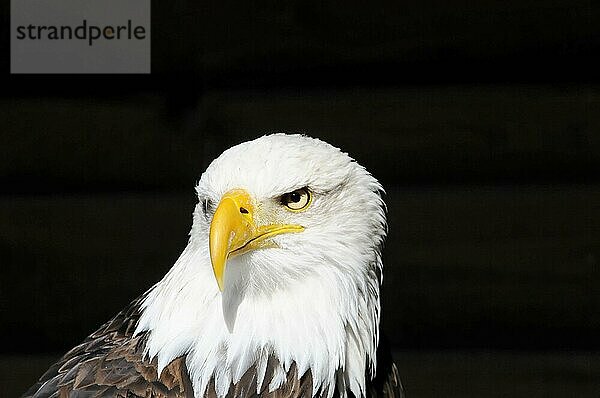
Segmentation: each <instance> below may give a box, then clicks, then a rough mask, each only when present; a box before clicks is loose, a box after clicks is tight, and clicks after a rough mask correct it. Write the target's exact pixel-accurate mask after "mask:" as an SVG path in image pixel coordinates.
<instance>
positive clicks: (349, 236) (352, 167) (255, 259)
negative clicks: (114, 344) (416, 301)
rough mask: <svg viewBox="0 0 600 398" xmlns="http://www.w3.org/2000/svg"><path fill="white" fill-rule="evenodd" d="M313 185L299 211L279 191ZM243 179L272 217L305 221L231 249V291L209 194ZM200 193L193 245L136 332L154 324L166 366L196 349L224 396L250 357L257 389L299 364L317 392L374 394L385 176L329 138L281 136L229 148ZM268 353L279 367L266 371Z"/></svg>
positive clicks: (194, 356) (199, 389)
mask: <svg viewBox="0 0 600 398" xmlns="http://www.w3.org/2000/svg"><path fill="white" fill-rule="evenodd" d="M303 187H308V188H309V189H310V191H311V192H312V194H313V200H312V203H311V205H310V207H309V208H308V209H307V210H306V211H303V212H300V213H295V212H290V211H288V210H286V209H285V207H284V206H282V205H281V204H280V203H279V202H278V201H277V198H278V197H280V196H281V195H282V194H285V193H287V192H291V191H293V190H295V189H299V188H303ZM237 188H242V189H245V190H246V191H247V192H248V193H249V194H250V195H251V196H252V197H253V199H254V201H255V203H256V206H257V208H258V209H260V214H261V215H262V217H263V218H264V219H267V221H270V222H278V223H293V224H299V225H302V226H303V227H304V228H305V229H304V231H303V232H300V233H293V234H282V235H278V236H275V237H273V238H271V239H272V240H273V241H274V242H275V243H276V247H273V248H265V249H259V250H254V251H251V252H248V253H246V254H242V255H240V256H238V257H235V258H232V259H230V260H229V261H228V262H227V268H226V271H225V278H224V280H225V288H224V291H223V293H221V292H220V291H219V289H218V286H217V283H216V281H215V278H214V275H213V270H212V268H211V261H210V256H209V246H208V245H209V244H208V239H209V227H210V221H211V218H212V215H211V209H210V206H206V204H207V203H219V200H220V198H221V196H222V195H223V194H224V193H226V192H228V191H229V190H231V189H237ZM197 192H198V196H199V199H200V201H199V204H198V205H197V206H196V209H195V211H194V222H193V226H192V230H191V233H190V240H189V243H188V246H187V247H186V249H185V250H184V251H183V253H182V254H181V256H180V258H179V259H178V260H177V262H176V263H175V265H174V266H173V268H172V269H171V270H170V271H169V273H167V275H166V276H165V277H164V279H163V280H162V281H160V282H159V283H158V284H156V285H155V286H154V287H153V288H152V289H151V290H150V291H149V292H148V294H147V298H146V300H145V302H144V305H143V313H142V316H141V319H140V322H139V324H138V326H137V330H136V332H137V333H140V332H142V331H148V332H149V337H148V343H147V347H146V349H147V354H148V356H149V357H155V356H156V357H158V363H159V373H160V371H161V370H162V369H163V368H164V367H165V366H166V365H168V364H169V362H171V361H172V360H173V359H175V358H177V357H179V356H181V355H184V354H187V357H186V364H187V367H188V369H189V371H190V377H191V380H192V383H193V386H194V391H195V395H196V396H197V397H201V396H203V395H204V393H205V391H206V388H207V386H208V384H209V382H210V380H211V379H213V378H214V382H215V389H216V392H217V395H218V396H219V397H224V396H225V395H226V394H227V392H228V390H229V386H230V385H231V383H236V382H237V381H239V380H240V378H241V377H242V375H243V374H244V373H245V372H246V371H247V370H248V369H249V368H250V367H251V366H252V365H255V366H256V369H257V370H258V373H259V375H258V389H259V390H260V389H261V386H262V383H264V382H269V383H270V384H269V390H271V391H272V390H274V389H276V388H278V387H279V386H281V384H282V383H283V382H284V381H285V379H286V373H287V371H288V370H289V369H290V366H291V365H292V364H293V363H295V364H296V366H297V369H298V374H299V376H301V375H302V374H304V372H306V371H310V372H311V375H312V378H313V396H314V395H316V394H317V393H319V392H323V391H327V393H328V396H329V397H331V396H332V395H333V392H334V390H335V387H336V386H337V387H338V388H339V391H340V392H341V393H342V394H343V395H345V391H346V389H349V390H350V391H352V393H353V394H354V395H355V396H356V397H363V396H365V375H367V374H369V373H370V374H372V373H373V371H374V369H375V366H376V364H375V360H376V357H375V352H376V349H377V343H378V325H379V312H380V304H379V285H380V280H379V275H381V267H382V263H381V256H380V247H381V244H382V241H383V239H384V237H385V233H386V224H385V223H386V221H385V209H384V203H383V201H382V199H381V195H380V193H381V192H382V188H381V185H380V184H379V183H378V182H377V180H376V179H375V178H373V177H372V176H371V175H370V174H369V173H368V172H367V171H366V170H365V169H364V168H363V167H362V166H360V165H359V164H357V163H356V162H355V161H353V160H352V159H351V158H350V157H349V156H348V155H347V154H345V153H343V152H341V151H340V150H339V149H337V148H335V147H333V146H331V145H329V144H327V143H325V142H322V141H320V140H317V139H313V138H309V137H306V136H301V135H285V134H274V135H268V136H264V137H261V138H258V139H256V140H254V141H249V142H245V143H242V144H240V145H237V146H235V147H233V148H230V149H228V150H227V151H225V152H224V153H223V154H222V155H221V156H219V157H218V158H217V159H215V160H214V161H213V162H212V163H211V164H210V166H209V167H208V168H207V170H206V171H205V172H204V174H203V175H202V177H201V179H200V182H199V184H198V187H197ZM207 207H208V209H206V208H207ZM207 210H208V211H207ZM212 210H213V211H214V209H212ZM258 212H259V211H258V210H257V213H258ZM270 355H273V356H275V357H276V358H277V359H278V360H279V363H280V364H281V368H280V369H278V370H277V372H276V374H275V377H274V378H273V379H271V380H263V378H264V372H265V368H266V366H267V360H268V358H269V356H270Z"/></svg>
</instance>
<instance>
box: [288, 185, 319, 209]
mask: <svg viewBox="0 0 600 398" xmlns="http://www.w3.org/2000/svg"><path fill="white" fill-rule="evenodd" d="M311 200H312V197H311V194H310V191H309V190H308V188H301V189H296V190H295V191H292V192H288V193H286V194H284V195H282V196H281V204H283V205H285V206H286V207H287V208H288V209H290V210H292V211H302V210H304V209H306V208H307V207H308V205H310V202H311Z"/></svg>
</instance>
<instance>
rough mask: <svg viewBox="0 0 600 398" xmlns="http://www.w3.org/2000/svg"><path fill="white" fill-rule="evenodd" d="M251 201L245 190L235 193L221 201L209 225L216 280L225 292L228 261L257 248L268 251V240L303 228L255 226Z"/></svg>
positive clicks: (271, 225)
mask: <svg viewBox="0 0 600 398" xmlns="http://www.w3.org/2000/svg"><path fill="white" fill-rule="evenodd" d="M254 210H255V209H254V206H253V204H252V198H251V197H250V195H249V194H248V192H246V191H244V190H243V189H234V190H232V191H229V192H227V193H226V194H225V195H223V197H222V198H221V202H220V203H219V206H217V210H216V211H215V215H214V216H213V219H212V222H211V224H210V235H209V248H210V261H211V263H212V267H213V271H214V272H215V278H216V279H217V284H218V285H219V290H220V291H223V288H224V276H225V266H226V264H227V259H229V258H231V257H234V256H237V255H240V254H243V253H247V252H249V251H251V250H255V249H258V248H263V247H268V246H269V242H268V241H267V240H268V239H269V238H271V237H273V236H275V235H280V234H283V233H288V232H301V231H303V230H304V227H302V226H301V225H291V224H269V225H261V226H257V225H256V224H255V223H254ZM271 246H272V243H271Z"/></svg>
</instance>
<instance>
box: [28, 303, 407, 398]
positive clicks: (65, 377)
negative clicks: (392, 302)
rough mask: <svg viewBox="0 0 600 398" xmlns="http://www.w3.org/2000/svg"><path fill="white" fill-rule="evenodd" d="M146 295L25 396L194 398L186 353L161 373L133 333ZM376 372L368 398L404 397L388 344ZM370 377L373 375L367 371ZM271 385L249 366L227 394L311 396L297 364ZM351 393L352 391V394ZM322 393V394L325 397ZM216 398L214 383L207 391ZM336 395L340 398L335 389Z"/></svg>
mask: <svg viewBox="0 0 600 398" xmlns="http://www.w3.org/2000/svg"><path fill="white" fill-rule="evenodd" d="M141 301H142V298H139V299H137V300H135V301H134V302H132V303H131V304H130V305H129V306H128V307H127V308H126V309H125V310H123V311H121V312H120V313H119V314H117V316H115V317H114V318H113V319H111V320H110V321H109V322H107V323H106V324H104V325H102V327H100V329H98V330H97V331H96V332H94V333H92V334H91V335H90V336H89V337H88V338H86V339H85V340H84V341H83V343H81V344H79V345H78V346H76V347H75V348H73V349H72V350H70V351H69V352H67V353H66V354H65V355H64V356H63V357H62V358H61V359H60V360H59V361H58V362H56V363H55V364H54V365H52V366H51V367H50V369H48V371H47V372H46V373H44V375H43V376H42V377H41V378H40V379H39V381H38V382H37V383H36V384H34V385H33V386H32V387H31V388H30V389H29V390H28V391H27V392H26V393H25V394H24V395H23V397H24V398H29V397H31V398H67V397H69V398H83V397H85V398H108V397H119V398H121V397H122V398H137V397H144V398H176V397H177V398H178V397H194V393H193V388H192V384H191V381H190V378H189V375H188V370H187V367H186V364H185V356H182V357H179V358H177V359H175V360H174V361H172V362H171V363H170V364H169V365H168V366H167V367H166V368H165V369H164V370H163V371H162V373H161V374H160V377H159V375H157V360H156V358H154V359H153V360H152V361H150V360H149V359H148V358H145V357H144V355H143V353H144V347H145V343H146V335H145V333H142V334H139V335H137V336H134V335H133V332H134V330H135V327H136V324H137V321H138V319H139V316H140V304H141ZM377 362H378V367H377V375H376V377H375V378H374V379H373V380H371V381H370V382H368V383H367V397H374V398H375V397H377V398H379V397H386V398H388V397H389V398H400V397H403V396H404V395H403V388H402V384H401V383H400V378H399V376H398V370H397V369H396V366H395V365H394V363H393V361H392V358H391V355H390V352H389V350H388V349H387V347H386V346H385V344H384V343H382V344H380V347H379V349H378V351H377ZM276 365H277V359H275V358H271V360H270V361H269V364H268V365H267V373H266V375H267V380H268V379H269V375H272V373H273V369H275V368H276ZM365 377H368V376H367V375H366V376H365ZM268 384H269V383H263V390H262V391H261V393H260V394H259V395H257V394H256V371H255V369H254V368H253V367H251V368H250V369H248V371H247V372H246V373H245V374H244V376H243V377H242V378H241V380H240V381H239V382H238V383H236V384H232V386H231V388H230V389H229V393H228V394H227V397H231V398H250V397H257V396H260V397H264V398H297V397H307V398H309V397H311V395H312V377H311V374H310V370H309V371H307V372H306V373H305V374H304V375H303V376H302V377H300V378H298V372H297V369H296V366H295V365H292V366H291V368H290V370H289V372H288V379H287V382H286V383H284V385H283V386H282V387H281V388H279V389H277V390H275V391H272V392H268V391H267V388H268ZM348 394H349V396H352V393H350V392H348ZM326 395H327V391H321V392H320V394H318V396H326ZM205 396H206V397H207V398H215V397H216V392H215V389H214V384H213V383H210V385H209V386H208V389H207V391H206V394H205ZM334 396H335V397H337V396H339V393H338V392H337V391H336V392H335V393H334Z"/></svg>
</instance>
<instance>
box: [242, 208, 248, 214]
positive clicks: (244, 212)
mask: <svg viewBox="0 0 600 398" xmlns="http://www.w3.org/2000/svg"><path fill="white" fill-rule="evenodd" d="M240 213H242V214H248V210H246V209H245V208H244V207H240Z"/></svg>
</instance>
